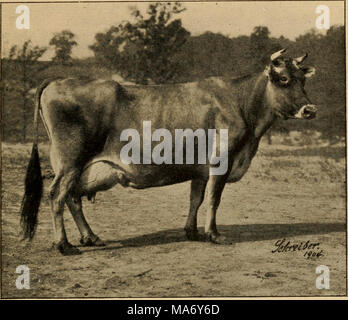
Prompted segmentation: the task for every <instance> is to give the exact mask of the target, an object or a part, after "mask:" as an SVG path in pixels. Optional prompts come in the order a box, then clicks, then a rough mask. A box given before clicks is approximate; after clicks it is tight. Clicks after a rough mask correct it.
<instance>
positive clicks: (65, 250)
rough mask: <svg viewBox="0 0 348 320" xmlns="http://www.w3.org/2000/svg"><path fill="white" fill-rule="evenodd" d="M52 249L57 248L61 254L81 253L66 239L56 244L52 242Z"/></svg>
mask: <svg viewBox="0 0 348 320" xmlns="http://www.w3.org/2000/svg"><path fill="white" fill-rule="evenodd" d="M53 247H54V249H56V250H58V251H59V252H60V253H61V254H62V255H63V256H73V255H78V254H81V251H80V250H79V249H77V248H76V247H74V246H73V245H72V244H71V243H69V242H68V241H61V242H59V243H57V244H53Z"/></svg>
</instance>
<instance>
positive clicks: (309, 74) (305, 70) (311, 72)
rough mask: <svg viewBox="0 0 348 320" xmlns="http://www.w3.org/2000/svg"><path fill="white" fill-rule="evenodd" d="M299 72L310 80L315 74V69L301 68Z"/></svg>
mask: <svg viewBox="0 0 348 320" xmlns="http://www.w3.org/2000/svg"><path fill="white" fill-rule="evenodd" d="M301 70H302V71H303V73H304V75H305V77H306V78H310V77H312V76H313V75H314V74H315V68H313V67H302V68H301Z"/></svg>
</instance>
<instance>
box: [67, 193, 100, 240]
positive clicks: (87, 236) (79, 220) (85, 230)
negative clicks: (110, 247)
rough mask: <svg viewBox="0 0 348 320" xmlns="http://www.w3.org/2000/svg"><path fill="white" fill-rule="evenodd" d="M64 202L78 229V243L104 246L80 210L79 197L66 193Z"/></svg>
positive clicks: (80, 202)
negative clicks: (79, 237) (79, 235)
mask: <svg viewBox="0 0 348 320" xmlns="http://www.w3.org/2000/svg"><path fill="white" fill-rule="evenodd" d="M66 204H67V206H68V208H69V210H70V212H71V215H72V216H73V218H74V221H75V223H76V225H77V227H78V229H79V231H80V234H81V239H80V243H81V244H82V245H83V246H104V245H105V244H104V242H103V241H102V240H100V238H99V237H98V236H97V235H95V234H94V233H93V231H92V229H91V227H90V226H89V224H88V222H87V221H86V219H85V216H84V214H83V211H82V201H81V197H79V196H76V197H72V196H71V195H68V196H67V199H66Z"/></svg>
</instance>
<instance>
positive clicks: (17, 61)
mask: <svg viewBox="0 0 348 320" xmlns="http://www.w3.org/2000/svg"><path fill="white" fill-rule="evenodd" d="M46 50H47V49H46V48H45V47H39V46H32V44H31V41H30V40H28V41H26V42H24V44H23V46H22V47H21V48H18V47H17V46H12V47H11V49H10V53H9V56H8V59H7V60H8V61H7V64H9V67H10V68H12V69H15V70H14V72H13V74H15V75H16V77H15V78H11V79H9V78H7V79H5V80H4V84H3V86H4V89H5V90H4V91H5V98H6V95H8V94H9V93H12V94H13V95H15V96H16V101H18V100H19V101H20V102H21V107H22V108H21V111H22V119H23V126H22V141H23V142H25V141H26V135H27V118H28V117H27V115H28V112H29V108H30V106H32V105H33V103H32V94H31V92H32V89H34V88H35V87H36V85H37V83H36V81H35V77H34V75H36V74H37V73H39V72H40V71H42V70H43V69H45V68H47V64H46V65H42V64H40V63H38V60H39V58H41V57H42V55H43V54H44V53H45V51H46ZM8 73H9V72H6V74H8Z"/></svg>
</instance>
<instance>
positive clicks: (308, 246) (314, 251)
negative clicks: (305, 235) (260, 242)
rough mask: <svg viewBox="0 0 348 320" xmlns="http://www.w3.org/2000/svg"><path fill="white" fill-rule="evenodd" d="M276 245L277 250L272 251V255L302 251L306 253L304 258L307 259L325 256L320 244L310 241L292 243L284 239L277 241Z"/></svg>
mask: <svg viewBox="0 0 348 320" xmlns="http://www.w3.org/2000/svg"><path fill="white" fill-rule="evenodd" d="M274 245H275V247H276V248H275V249H274V250H272V251H271V252H272V253H279V252H280V253H282V252H295V251H302V252H304V254H303V256H304V257H305V258H307V259H309V258H319V257H322V256H323V255H324V253H323V250H321V249H320V243H319V242H311V241H310V240H307V241H306V242H297V243H295V242H294V243H292V242H291V241H290V240H286V239H285V238H284V239H279V240H277V241H276V242H275V244H274Z"/></svg>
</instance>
